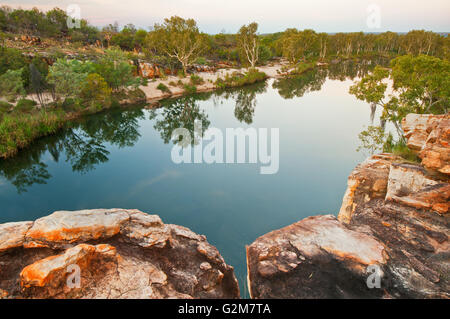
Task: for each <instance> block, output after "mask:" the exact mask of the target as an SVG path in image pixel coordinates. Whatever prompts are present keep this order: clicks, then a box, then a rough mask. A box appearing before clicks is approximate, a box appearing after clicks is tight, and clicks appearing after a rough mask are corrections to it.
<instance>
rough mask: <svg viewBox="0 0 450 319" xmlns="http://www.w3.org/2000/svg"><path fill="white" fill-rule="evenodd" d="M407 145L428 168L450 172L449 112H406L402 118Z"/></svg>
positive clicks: (445, 172)
mask: <svg viewBox="0 0 450 319" xmlns="http://www.w3.org/2000/svg"><path fill="white" fill-rule="evenodd" d="M402 127H403V130H404V132H405V138H406V139H407V146H408V147H409V148H410V149H412V150H414V151H416V152H418V154H419V157H420V158H421V159H422V164H423V165H424V166H425V167H426V168H429V169H432V170H437V171H439V172H441V173H444V174H447V175H449V174H450V152H449V145H450V114H445V115H430V114H408V115H407V116H406V117H405V118H404V119H403V120H402Z"/></svg>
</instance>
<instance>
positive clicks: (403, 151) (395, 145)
mask: <svg viewBox="0 0 450 319" xmlns="http://www.w3.org/2000/svg"><path fill="white" fill-rule="evenodd" d="M383 152H386V153H392V154H395V155H397V156H400V157H402V158H404V159H406V160H408V161H410V162H416V163H420V158H419V157H418V156H417V153H415V152H413V151H412V150H411V149H410V148H409V147H408V146H406V142H405V140H404V139H402V138H401V139H399V140H398V141H394V138H393V136H392V134H390V133H389V135H388V137H387V139H386V141H385V142H384V144H383Z"/></svg>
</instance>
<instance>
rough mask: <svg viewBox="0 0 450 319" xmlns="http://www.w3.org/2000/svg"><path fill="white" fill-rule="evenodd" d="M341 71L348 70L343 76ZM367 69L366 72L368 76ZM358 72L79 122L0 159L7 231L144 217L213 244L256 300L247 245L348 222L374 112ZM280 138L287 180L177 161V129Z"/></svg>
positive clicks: (255, 170) (323, 74)
mask: <svg viewBox="0 0 450 319" xmlns="http://www.w3.org/2000/svg"><path fill="white" fill-rule="evenodd" d="M335 68H337V67H335ZM366 69H367V66H366V67H365V68H364V69H362V70H363V71H364V70H366ZM359 72H361V69H360V68H358V67H355V66H353V65H347V66H344V67H342V66H341V67H340V68H339V69H336V70H333V69H332V70H331V71H325V70H323V71H318V72H310V73H308V74H306V75H304V76H302V77H299V78H297V79H289V80H288V79H284V80H278V81H274V80H270V81H268V82H267V83H261V84H258V85H254V86H251V87H246V88H241V89H237V90H232V91H224V92H216V93H209V94H202V95H199V96H197V97H188V98H181V99H177V100H167V101H164V102H163V103H162V104H163V105H162V107H161V108H159V109H157V110H145V109H141V108H132V109H127V110H111V111H108V112H105V113H102V114H98V115H94V116H90V117H89V118H87V119H84V120H83V121H80V122H77V123H74V124H73V125H72V126H71V128H67V129H65V130H63V131H62V132H60V133H59V134H57V135H55V136H51V137H47V138H43V139H40V140H38V141H36V142H35V143H34V144H33V145H32V146H31V147H30V148H28V149H26V150H23V151H22V152H21V153H20V154H19V155H18V156H16V157H15V158H13V159H10V160H8V161H0V202H1V208H2V209H1V211H0V223H3V222H9V221H21V220H34V219H36V218H38V217H41V216H45V215H48V214H50V213H51V212H53V211H56V210H78V209H87V208H112V207H120V208H137V209H140V210H142V211H144V212H148V213H155V214H158V215H160V216H161V218H162V219H163V221H164V222H166V223H174V224H179V225H183V226H187V227H189V228H191V229H192V230H193V231H195V232H197V233H200V234H205V235H206V236H207V238H208V241H209V242H210V243H211V244H213V245H215V246H216V247H217V248H218V249H219V251H220V252H221V254H222V255H223V256H224V258H225V260H226V262H227V263H229V264H231V265H233V266H234V267H235V269H236V275H237V277H238V279H239V281H240V283H241V287H242V289H243V291H242V293H243V295H244V296H245V294H246V292H245V288H244V282H245V279H244V278H245V276H246V267H245V245H246V244H250V243H251V242H252V241H253V240H255V239H256V238H257V237H258V236H260V235H263V234H264V233H266V232H268V231H271V230H274V229H277V228H280V227H283V226H286V225H288V224H291V223H293V222H296V221H298V220H300V219H302V218H305V217H307V216H311V215H316V214H337V212H338V211H339V208H340V205H341V201H342V196H343V194H344V191H345V189H346V180H347V176H348V175H349V173H350V171H351V170H352V169H353V168H354V166H355V165H356V164H357V163H358V162H360V161H361V160H363V159H364V158H365V155H364V154H361V153H358V152H356V148H357V146H358V145H359V140H358V133H359V132H360V131H362V130H363V129H364V126H367V125H370V115H371V114H370V113H371V112H370V108H369V107H368V105H367V104H366V103H364V102H361V101H358V100H356V98H355V97H353V96H351V95H350V94H349V93H348V88H349V86H350V85H351V84H352V83H353V81H352V80H351V78H353V77H355V76H358V75H360V73H359ZM194 118H196V119H198V120H201V121H202V123H203V126H204V128H205V127H207V126H208V125H209V126H210V127H217V128H222V129H225V128H237V127H243V128H247V127H262V128H272V127H275V128H279V129H280V167H279V172H278V174H274V175H260V174H259V167H260V164H212V165H207V164H180V165H176V164H174V163H172V161H171V157H170V153H171V148H172V145H173V144H172V142H171V141H169V140H168V139H169V137H170V135H171V131H172V129H173V128H176V127H181V126H184V127H188V128H190V127H192V124H193V119H194Z"/></svg>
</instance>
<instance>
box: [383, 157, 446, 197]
mask: <svg viewBox="0 0 450 319" xmlns="http://www.w3.org/2000/svg"><path fill="white" fill-rule="evenodd" d="M438 183H439V182H438V181H436V180H434V179H432V178H431V177H429V176H428V174H427V172H426V171H425V170H424V169H423V168H422V167H421V166H420V165H411V164H396V163H393V164H392V165H391V167H390V170H389V177H388V186H387V192H386V200H392V198H393V197H399V196H406V195H409V194H411V193H416V192H418V191H420V190H421V189H423V188H425V187H427V186H432V185H436V184H438Z"/></svg>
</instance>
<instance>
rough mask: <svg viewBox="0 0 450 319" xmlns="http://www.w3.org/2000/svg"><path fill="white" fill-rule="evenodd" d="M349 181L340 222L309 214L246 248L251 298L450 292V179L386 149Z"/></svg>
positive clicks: (439, 295)
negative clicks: (400, 158)
mask: <svg viewBox="0 0 450 319" xmlns="http://www.w3.org/2000/svg"><path fill="white" fill-rule="evenodd" d="M447 150H448V148H447ZM348 184H349V188H348V189H347V192H346V194H345V197H344V202H343V205H342V208H341V211H340V213H339V220H340V222H338V221H336V220H335V219H334V217H332V216H315V217H309V218H306V219H304V220H302V221H300V222H297V223H295V224H292V225H290V226H287V227H285V228H282V229H280V230H277V231H273V232H271V233H268V234H266V235H263V236H261V237H260V238H258V239H257V240H256V241H255V242H254V243H252V244H251V245H250V246H249V247H248V248H247V263H248V274H249V277H248V281H249V284H248V285H249V287H250V288H249V289H250V293H251V295H252V297H254V298H348V297H351V298H450V276H449V275H450V259H449V257H450V243H449V238H448V236H449V234H450V231H449V224H450V223H449V222H450V216H449V214H447V212H448V210H449V206H450V205H449V204H450V201H449V199H450V184H449V183H448V177H447V176H445V175H443V174H438V173H436V172H431V171H428V170H426V169H424V168H423V167H422V166H420V165H412V164H405V163H401V162H397V158H394V157H391V156H389V155H386V154H384V155H382V156H373V157H371V158H369V159H368V160H366V161H365V162H364V163H362V164H360V165H358V166H357V167H356V168H355V170H354V171H353V172H352V174H351V175H350V177H349V182H348ZM374 271H375V273H374ZM371 275H376V276H377V278H378V279H379V280H378V282H379V286H377V285H369V283H374V282H373V281H371V280H372V279H373V278H374V277H371ZM370 278H372V279H370Z"/></svg>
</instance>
